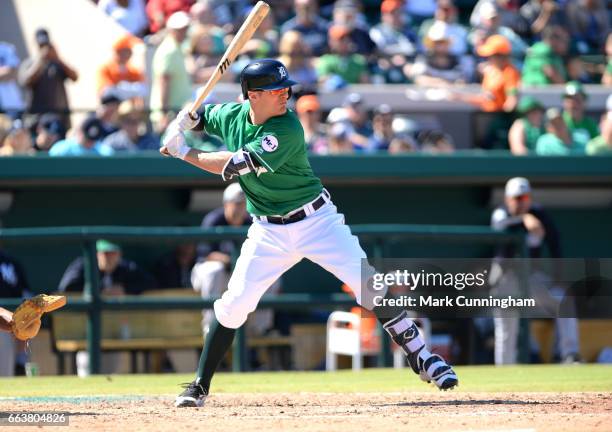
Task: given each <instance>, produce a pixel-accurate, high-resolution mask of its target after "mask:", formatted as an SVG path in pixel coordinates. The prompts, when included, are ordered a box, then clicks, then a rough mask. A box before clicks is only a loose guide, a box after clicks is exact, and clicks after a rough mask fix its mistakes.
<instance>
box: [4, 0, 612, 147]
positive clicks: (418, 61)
mask: <svg viewBox="0 0 612 432" xmlns="http://www.w3.org/2000/svg"><path fill="white" fill-rule="evenodd" d="M96 3H97V7H98V8H99V10H100V11H101V13H105V14H107V15H108V16H109V17H110V18H112V19H114V20H115V21H117V22H118V23H119V24H120V25H121V26H123V28H124V29H125V31H126V34H125V35H124V36H122V37H120V38H119V39H118V40H116V41H115V42H114V44H113V51H114V57H113V58H112V59H111V60H109V61H108V62H105V63H103V64H101V65H100V66H99V73H98V81H97V82H98V84H97V94H98V96H99V106H98V107H97V108H96V109H95V112H92V113H91V115H89V116H88V117H87V118H86V119H85V120H83V121H82V122H79V124H71V119H70V115H69V114H70V112H71V111H70V105H69V101H68V97H67V95H66V88H65V85H66V82H67V81H68V80H72V81H76V80H78V71H77V70H75V68H73V67H72V66H71V59H69V58H64V57H63V54H62V47H61V46H59V47H57V46H56V45H55V43H54V41H53V38H52V34H50V32H49V31H47V30H46V29H42V28H41V29H39V30H38V31H36V33H35V35H33V36H34V37H35V40H36V46H37V50H38V51H37V52H35V53H32V57H31V58H28V59H20V58H19V57H18V56H17V54H16V50H15V48H14V47H13V46H12V45H10V44H8V43H4V42H0V111H2V112H3V114H1V115H0V155H3V156H10V155H27V154H36V153H43V152H44V153H47V152H48V154H49V155H51V156H63V155H81V154H99V155H110V154H114V153H121V152H136V151H141V150H155V149H157V148H159V142H160V138H161V137H162V136H163V132H164V130H165V128H166V127H167V126H168V124H169V122H170V121H171V120H172V119H173V118H174V116H175V115H176V112H177V111H178V110H180V109H181V108H182V107H183V106H185V104H187V103H188V102H190V101H192V100H193V95H194V89H195V88H196V87H197V86H198V85H201V84H203V83H205V82H206V81H207V80H208V78H209V77H210V76H211V74H212V72H213V70H214V69H215V67H216V65H217V62H218V61H219V59H220V58H221V56H222V55H223V53H224V51H225V49H226V47H227V46H228V45H229V42H230V41H231V39H232V37H233V35H234V34H235V32H236V31H237V29H238V27H239V26H240V24H241V23H242V22H243V20H244V17H245V16H246V14H248V12H249V10H250V8H251V7H252V4H253V3H254V2H252V1H248V0H232V1H218V0H97V1H96ZM269 3H270V4H271V5H272V8H271V13H270V14H269V15H268V17H267V18H266V19H265V20H264V22H263V23H262V24H261V26H260V27H259V28H258V29H257V31H256V33H255V35H254V36H253V37H252V38H251V40H249V41H248V43H247V44H246V45H245V46H244V48H243V50H242V52H241V54H240V55H239V57H238V58H237V59H236V61H235V62H234V63H233V64H232V65H231V67H230V70H229V71H228V72H227V73H225V74H224V75H223V80H224V81H226V82H237V81H238V79H239V74H240V71H241V69H242V68H243V67H244V65H245V64H246V63H247V62H248V61H250V60H252V59H254V58H262V57H275V58H279V59H280V60H281V61H282V62H283V63H284V64H285V65H286V66H287V68H288V70H289V73H290V75H291V77H292V79H294V80H295V81H298V82H299V83H300V85H299V86H296V88H294V96H293V101H292V103H293V104H294V105H292V106H294V107H295V110H296V111H297V113H298V115H299V116H300V119H301V120H302V123H303V125H304V128H305V133H306V140H307V143H308V146H309V149H310V151H311V152H312V153H316V154H337V153H355V152H358V153H359V152H361V153H364V152H365V153H368V152H377V151H382V152H389V153H392V154H397V153H407V152H428V153H448V152H452V151H453V150H454V145H453V139H452V137H451V136H449V135H448V134H446V133H444V131H442V130H440V128H439V127H438V128H436V127H433V128H432V127H424V126H423V125H422V124H419V122H418V121H415V120H414V119H411V118H409V116H406V115H405V114H404V113H401V112H395V111H394V110H393V109H391V107H390V106H389V105H384V104H383V105H380V106H377V107H375V109H374V110H372V111H371V112H370V111H368V110H366V109H365V108H364V104H363V103H362V101H361V99H362V95H360V94H358V93H352V92H351V85H353V84H358V83H364V84H366V83H369V84H375V85H402V84H404V85H405V84H416V85H418V86H420V87H422V88H428V87H429V88H434V89H436V90H437V91H438V92H439V93H438V96H437V97H438V99H439V100H444V101H448V103H449V104H452V103H470V104H472V105H474V106H476V107H477V108H478V109H479V110H481V111H483V112H488V113H493V114H495V113H498V114H499V116H500V117H499V119H498V120H499V122H497V123H496V122H495V117H493V118H494V120H493V123H492V124H494V125H495V127H496V128H498V129H500V127H499V125H501V126H502V127H501V129H502V130H506V131H509V133H508V134H506V135H507V143H505V144H504V146H505V148H506V149H509V150H510V151H512V153H514V154H517V155H519V154H527V153H536V154H542V155H544V154H585V153H586V154H602V153H610V152H612V136H611V135H612V132H611V131H612V126H611V123H612V114H610V108H611V107H610V106H608V107H607V109H608V112H607V113H605V112H604V114H603V116H602V117H601V121H600V122H599V124H598V122H595V121H594V120H593V119H590V118H589V117H588V116H587V115H586V114H585V109H584V108H585V101H586V98H587V97H588V95H587V93H586V91H585V90H584V88H583V87H582V84H599V85H602V86H612V33H611V32H610V16H611V11H610V10H609V9H608V5H607V3H606V1H605V0H575V1H568V0H478V1H475V0H473V1H470V0H437V1H436V0H419V1H413V0H384V1H382V2H379V1H373V0H362V1H360V0H335V1H325V0H321V1H320V2H318V1H317V0H293V2H291V1H281V0H271V1H270V2H269ZM141 43H145V44H146V45H147V46H148V47H149V48H150V49H151V50H154V55H153V59H152V62H151V63H150V65H148V66H147V68H148V69H147V70H142V69H141V68H139V67H137V66H135V65H134V63H133V62H132V61H131V57H132V51H133V49H134V47H135V46H136V45H137V44H141ZM465 84H480V86H481V91H480V93H477V94H474V93H467V92H465V91H462V88H463V87H462V86H463V85H465ZM550 84H564V85H566V89H565V92H564V93H563V95H560V100H561V96H562V100H563V104H562V106H561V104H560V105H559V107H558V109H550V110H548V111H546V110H545V109H544V108H543V107H542V105H540V104H538V103H537V101H533V100H530V99H526V98H524V97H522V96H521V86H546V85H550ZM340 89H345V90H348V93H347V94H348V96H347V97H346V98H345V100H344V102H343V103H342V106H339V107H337V108H334V109H333V110H331V112H329V113H328V112H325V111H323V110H322V109H321V103H320V98H319V96H320V95H321V94H322V93H330V92H334V91H337V90H340ZM236 97H237V99H238V97H239V96H238V95H237V96H236ZM214 102H223V101H214ZM608 105H610V104H608ZM189 140H190V144H191V145H193V146H196V147H198V148H201V149H207V150H211V149H216V148H219V147H220V146H223V143H221V142H220V141H219V140H218V139H216V138H215V137H209V136H204V137H202V136H200V135H198V136H196V135H193V136H191V137H189Z"/></svg>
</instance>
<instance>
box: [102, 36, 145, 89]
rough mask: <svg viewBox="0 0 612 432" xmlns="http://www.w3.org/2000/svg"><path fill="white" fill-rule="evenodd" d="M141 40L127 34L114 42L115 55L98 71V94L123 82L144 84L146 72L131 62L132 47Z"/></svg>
mask: <svg viewBox="0 0 612 432" xmlns="http://www.w3.org/2000/svg"><path fill="white" fill-rule="evenodd" d="M139 42H140V40H139V39H137V38H135V37H133V36H131V35H125V36H122V37H121V38H119V39H118V40H117V41H116V42H115V43H114V44H113V50H114V52H115V57H114V58H113V59H112V60H111V61H109V62H108V63H106V64H105V65H103V66H102V67H101V68H100V71H99V73H98V94H102V93H103V92H104V91H105V90H107V89H108V88H109V87H117V86H120V84H121V83H123V82H125V83H142V84H144V82H145V76H144V73H143V72H142V71H141V70H140V69H138V68H137V67H135V66H134V65H132V64H131V63H130V58H131V57H132V48H133V47H134V45H136V44H137V43H139Z"/></svg>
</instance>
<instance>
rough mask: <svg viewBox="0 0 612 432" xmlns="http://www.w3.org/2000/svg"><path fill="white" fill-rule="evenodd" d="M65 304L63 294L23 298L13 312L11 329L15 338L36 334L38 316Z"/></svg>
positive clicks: (38, 323) (21, 338)
mask: <svg viewBox="0 0 612 432" xmlns="http://www.w3.org/2000/svg"><path fill="white" fill-rule="evenodd" d="M65 304H66V297H64V296H50V295H45V294H39V295H37V296H36V297H32V298H31V299H28V300H25V301H24V302H23V303H21V304H20V305H19V307H18V308H17V309H15V312H13V321H11V329H12V330H13V334H14V335H15V337H16V338H17V339H20V340H28V339H32V338H33V337H34V336H36V335H37V334H38V331H39V330H40V317H41V316H42V314H43V313H44V312H51V311H54V310H56V309H59V308H61V307H62V306H64V305H65Z"/></svg>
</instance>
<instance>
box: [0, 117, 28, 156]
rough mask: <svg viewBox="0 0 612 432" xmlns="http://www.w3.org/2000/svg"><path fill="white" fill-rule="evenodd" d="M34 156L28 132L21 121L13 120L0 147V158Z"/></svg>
mask: <svg viewBox="0 0 612 432" xmlns="http://www.w3.org/2000/svg"><path fill="white" fill-rule="evenodd" d="M34 154H36V150H34V145H33V143H32V137H31V136H30V132H29V131H28V130H27V129H26V128H25V126H24V125H23V122H22V121H21V120H14V121H13V125H12V127H11V129H10V130H9V132H8V134H7V136H6V137H5V138H4V141H3V143H2V146H1V147H0V156H32V155H34Z"/></svg>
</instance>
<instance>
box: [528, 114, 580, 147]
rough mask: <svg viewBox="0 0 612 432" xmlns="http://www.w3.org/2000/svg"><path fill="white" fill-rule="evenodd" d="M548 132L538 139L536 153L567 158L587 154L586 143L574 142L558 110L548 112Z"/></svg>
mask: <svg viewBox="0 0 612 432" xmlns="http://www.w3.org/2000/svg"><path fill="white" fill-rule="evenodd" d="M546 131H547V132H548V133H546V134H544V135H542V136H541V137H540V138H538V142H537V143H536V153H537V154H538V155H542V156H567V155H579V154H585V152H586V142H574V141H573V140H572V136H571V134H570V132H569V129H568V127H567V125H566V124H565V122H564V121H563V116H562V115H561V112H560V111H559V110H558V109H556V108H550V109H548V110H547V111H546Z"/></svg>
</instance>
